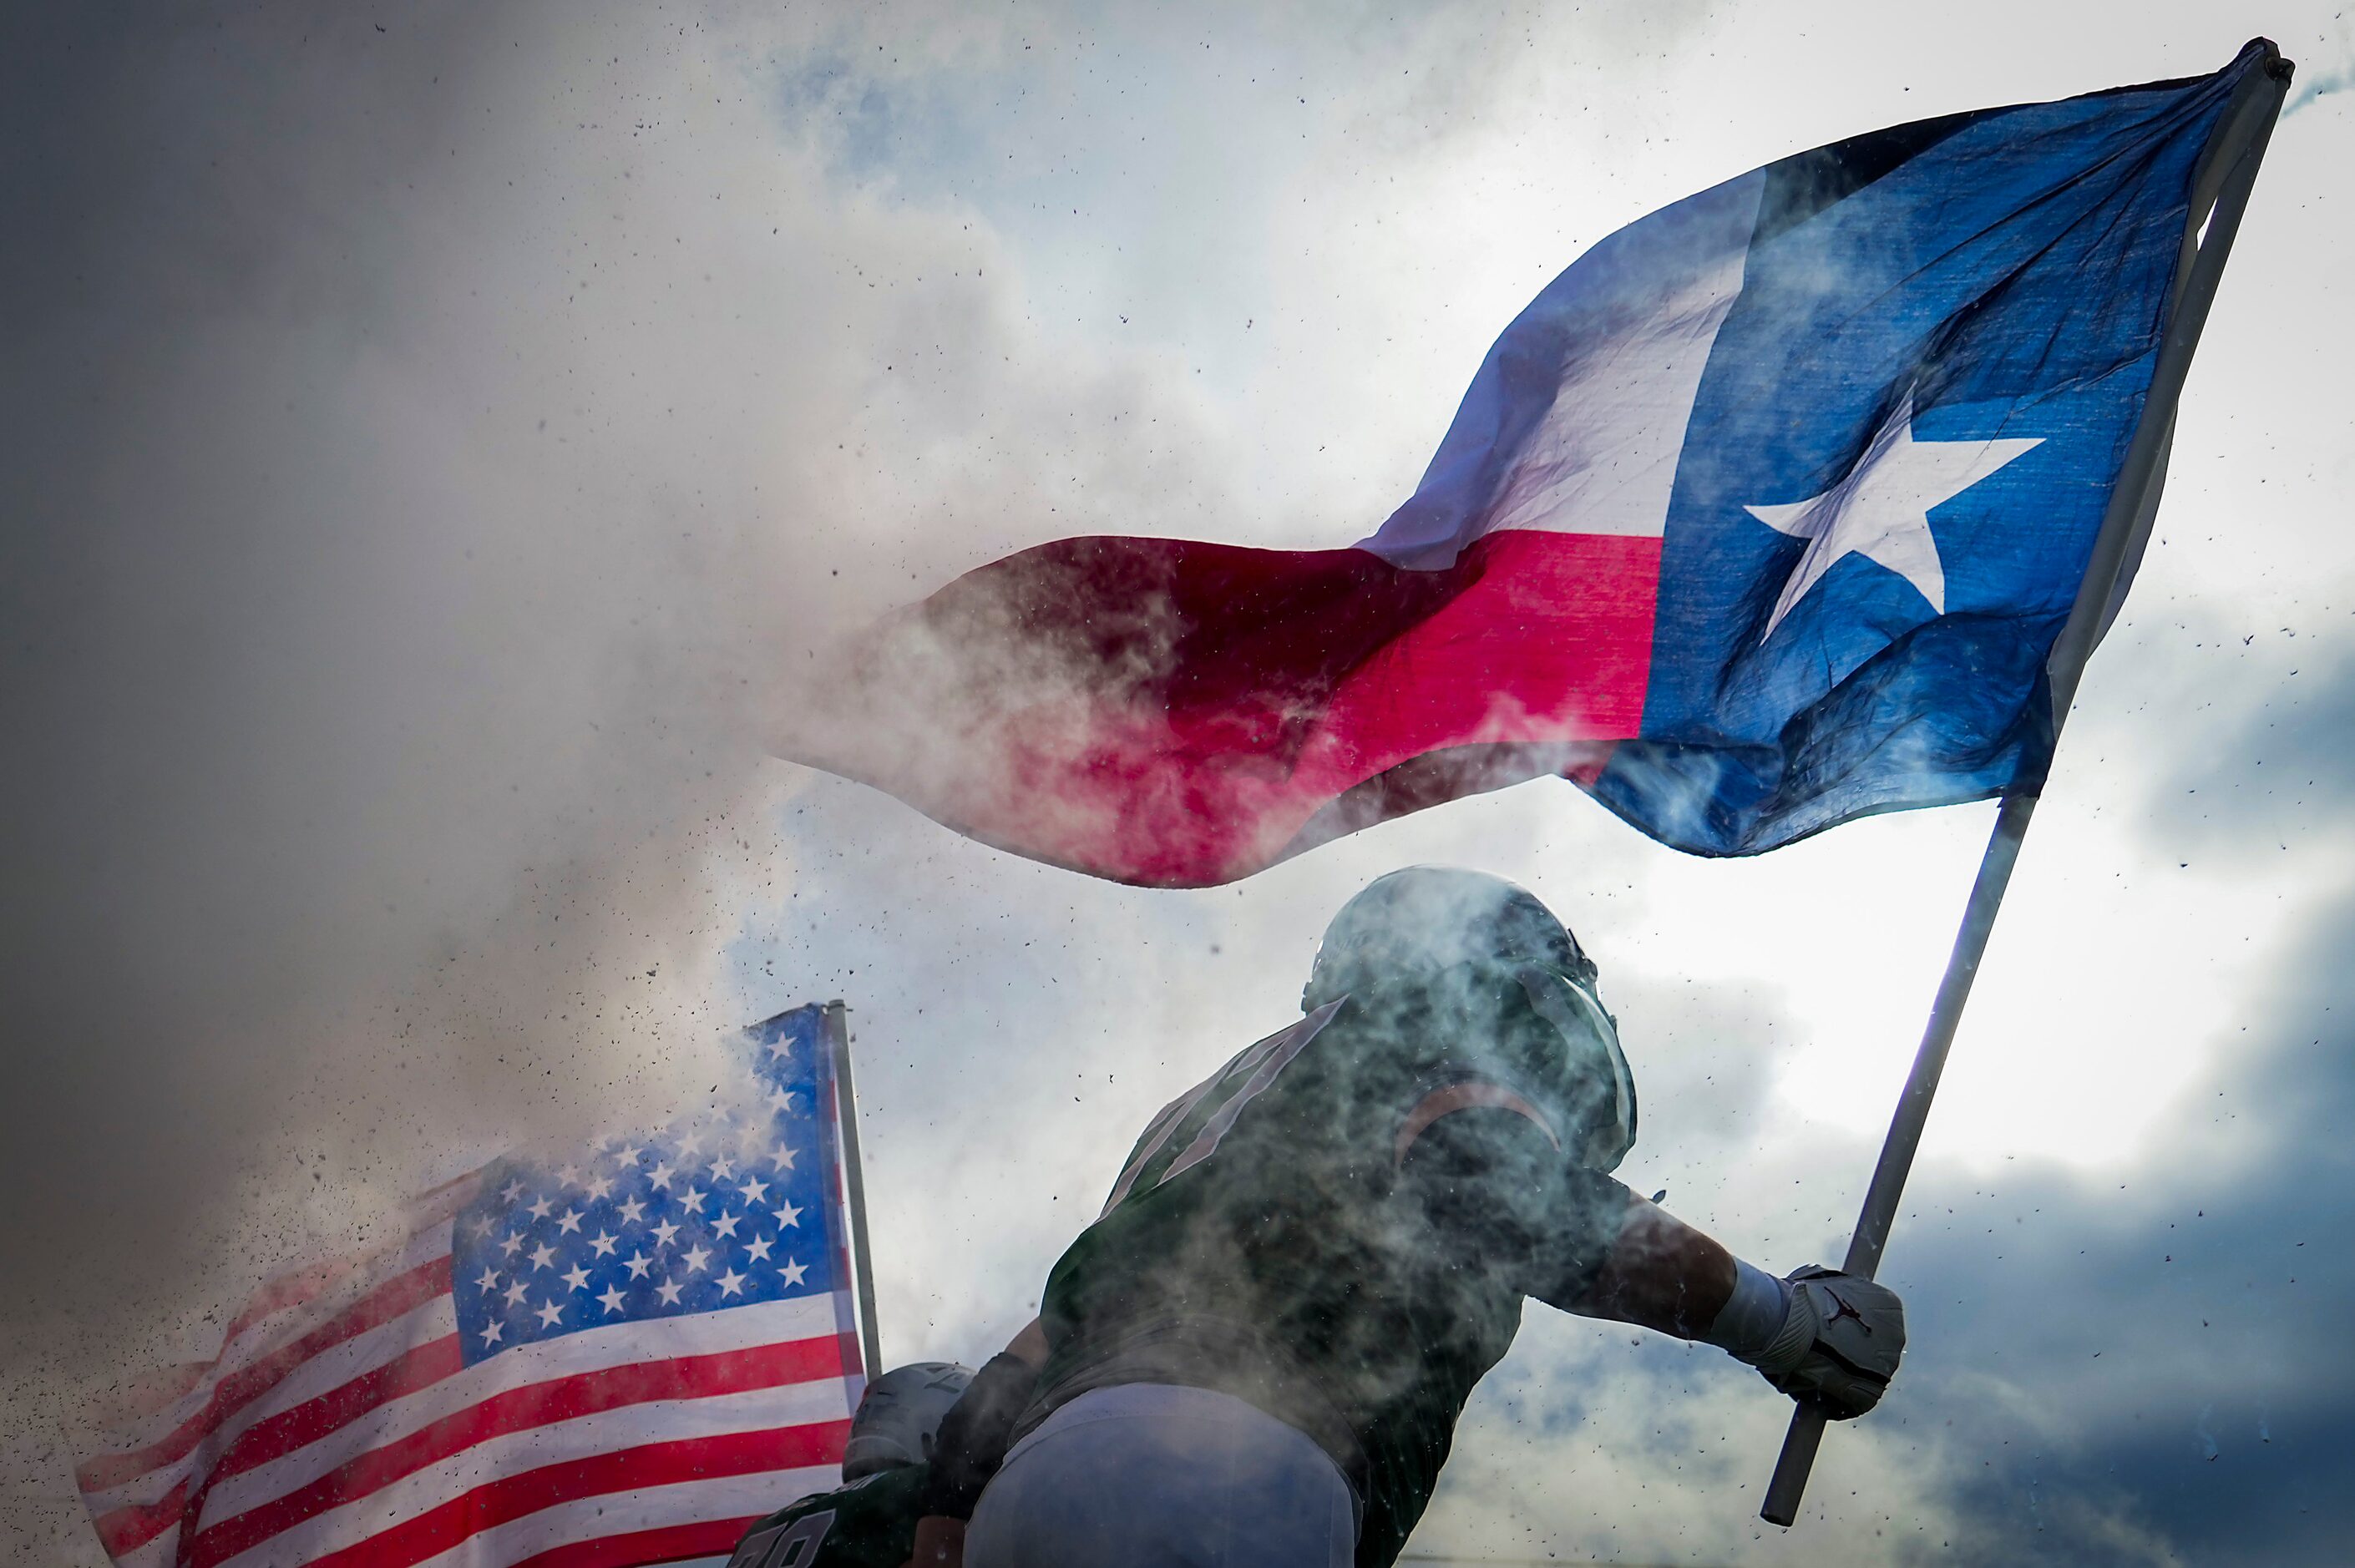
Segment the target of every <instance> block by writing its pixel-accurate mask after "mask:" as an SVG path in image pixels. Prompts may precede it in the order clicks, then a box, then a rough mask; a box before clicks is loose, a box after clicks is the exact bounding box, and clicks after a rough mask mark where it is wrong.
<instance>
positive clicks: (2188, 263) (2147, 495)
mask: <svg viewBox="0 0 2355 1568" xmlns="http://www.w3.org/2000/svg"><path fill="white" fill-rule="evenodd" d="M2265 48H2266V58H2265V61H2264V69H2260V70H2254V71H2251V72H2250V73H2249V75H2248V77H2247V79H2245V80H2243V82H2242V84H2241V87H2240V90H2239V91H2238V92H2237V93H2236V94H2235V95H2234V98H2233V101H2232V105H2231V106H2230V107H2229V108H2228V109H2227V110H2226V111H2224V115H2223V118H2222V121H2221V122H2219V123H2218V125H2217V128H2216V132H2215V133H2214V135H2213V136H2212V137H2211V139H2210V142H2209V144H2208V148H2207V151H2206V154H2204V155H2203V157H2202V158H2201V160H2200V167H2199V169H2198V170H2197V171H2196V172H2195V173H2194V174H2193V175H2192V182H2191V211H2190V221H2189V223H2188V224H2187V226H2186V229H2185V233H2184V237H2183V259H2182V261H2181V262H2179V264H2178V266H2177V268H2176V278H2177V293H2176V298H2175V304H2174V309H2173V311H2172V312H2171V313H2170V314H2169V317H2168V323H2167V335H2166V338H2165V340H2164V341H2163V342H2162V343H2161V344H2160V345H2159V351H2158V363H2157V365H2155V366H2153V367H2152V370H2151V381H2150V392H2149V395H2148V397H2147V398H2146V399H2145V400H2144V403H2143V414H2142V422H2141V423H2140V424H2139V425H2137V427H2136V429H2135V435H2134V441H2133V443H2132V444H2131V445H2130V446H2128V447H2127V449H2126V461H2125V463H2124V464H2123V465H2122V466H2121V467H2120V469H2119V471H2118V483H2117V488H2116V489H2115V490H2113V491H2112V492H2111V493H2110V503H2109V507H2108V510H2107V511H2105V513H2104V514H2103V516H2102V529H2101V533H2100V534H2099V535H2097V536H2096V537H2095V538H2094V552H2093V556H2092V557H2091V558H2090V559H2089V560H2088V561H2087V562H2086V563H2085V578H2084V581H2083V583H2082V584H2081V585H2080V586H2079V588H2078V590H2077V602H2076V604H2075V605H2074V606H2073V607H2072V608H2071V609H2070V612H2069V620H2068V622H2067V624H2065V625H2064V626H2062V629H2061V635H2060V636H2059V637H2058V638H2056V639H2054V641H2053V644H2052V657H2051V661H2050V662H2049V663H2048V665H2047V669H2048V670H2049V671H2050V673H2051V681H2052V727H2053V732H2054V735H2053V738H2054V740H2055V742H2056V743H2057V742H2058V740H2059V738H2060V734H2059V732H2060V728H2061V725H2062V720H2064V719H2065V718H2066V717H2067V716H2068V714H2069V705H2070V703H2071V702H2072V701H2073V699H2074V698H2075V696H2076V694H2077V681H2078V677H2079V676H2081V675H2082V674H2083V673H2084V669H2085V660H2086V658H2087V656H2088V655H2090V654H2091V653H2092V652H2093V651H2094V643H2095V642H2096V641H2099V639H2100V637H2101V634H2102V632H2103V631H2104V630H2105V629H2106V627H2107V624H2108V620H2109V616H2110V613H2111V611H2112V610H2113V609H2115V607H2116V603H2117V598H2118V586H2119V584H2120V582H2121V581H2122V580H2123V579H2124V578H2125V577H2127V576H2128V575H2130V573H2129V567H2128V563H2129V562H2133V561H2137V560H2138V559H2140V557H2141V555H2142V546H2143V543H2144V541H2145V540H2147V538H2148V537H2149V534H2150V524H2151V519H2152V517H2153V515H2154V514H2156V513H2157V512H2158V493H2159V490H2160V487H2161V483H2162V480H2163V476H2164V474H2165V472H2166V468H2167V453H2168V448H2169V444H2170V443H2171V442H2172V441H2173V440H2174V436H2175V406H2176V403H2177V401H2178V399H2179V398H2180V397H2181V396H2182V394H2183V379H2184V376H2186V375H2187V374H2189V373H2190V368H2191V351H2192V349H2193V348H2194V347H2195V346H2196V345H2197V344H2199V341H2200V328H2201V327H2203V326H2205V325H2206V324H2207V321H2208V307H2209V304H2210V303H2211V302H2212V301H2213V300H2214V299H2215V297H2216V283H2217V281H2218V279H2219V278H2221V277H2222V274H2223V270H2224V258H2225V257H2226V256H2227V255H2228V254H2230V253H2231V251H2232V236H2233V235H2234V234H2235V233H2236V232H2238V231H2239V229H2240V227H2241V214H2242V212H2243V209H2244V208H2245V207H2247V206H2248V201H2249V187H2250V186H2251V185H2254V183H2255V181H2256V177H2257V165H2258V164H2259V163H2261V162H2262V161H2263V160H2264V155H2265V143H2266V142H2267V140H2269V139H2270V138H2271V137H2272V135H2273V129H2274V122H2275V119H2276V118H2278V117H2279V115H2280V113H2281V106H2282V100H2283V99H2284V98H2285V97H2286V96H2287V95H2288V92H2289V79H2290V71H2291V69H2292V68H2291V65H2290V62H2289V61H2287V60H2286V59H2284V58H2281V56H2280V54H2279V53H2278V52H2276V51H2275V50H2274V48H2273V46H2272V45H2270V44H2267V45H2266V46H2265ZM2035 810H2036V797H2035V796H2034V795H2033V794H2030V793H2023V794H2018V795H2008V796H2006V797H2005V798H2004V802H2003V809H2002V810H2000V811H1998V813H1997V815H1996V820H1995V832H1994V834H1993V835H1992V836H1991V837H1990V838H1989V839H1988V840H1987V853H1986V854H1985V855H1984V856H1983V857H1982V858H1981V859H1980V861H1979V874H1978V877H1977V880H1976V881H1975V882H1973V883H1972V884H1971V896H1970V901H1969V902H1968V903H1967V904H1966V905H1965V906H1963V923H1962V928H1961V929H1960V930H1958V931H1956V932H1955V951H1954V955H1953V957H1951V958H1949V959H1947V960H1946V973H1945V978H1944V979H1943V980H1940V981H1939V982H1938V997H1937V1000H1936V1001H1934V1002H1933V1003H1932V1004H1931V1007H1930V1022H1929V1024H1928V1026H1927V1027H1926V1028H1925V1029H1923V1032H1922V1048H1921V1049H1920V1050H1919V1051H1917V1052H1915V1053H1914V1055H1913V1071H1912V1072H1911V1073H1910V1074H1908V1075H1906V1079H1905V1092H1904V1093H1903V1094H1902V1096H1900V1097H1899V1098H1898V1101H1897V1114H1896V1116H1895V1117H1893V1118H1891V1121H1890V1124H1889V1137H1888V1139H1886V1140H1885V1141H1884V1142H1883V1143H1882V1144H1881V1160H1880V1163H1879V1164H1877V1165H1875V1166H1874V1167H1873V1169H1872V1185H1871V1186H1870V1188H1868V1189H1866V1191H1865V1194H1864V1208H1863V1210H1862V1212H1861V1213H1859V1214H1858V1216H1857V1222H1856V1234H1855V1235H1854V1236H1853V1237H1851V1238H1850V1239H1849V1245H1848V1261H1847V1263H1846V1264H1845V1265H1844V1268H1845V1270H1846V1272H1848V1273H1849V1274H1856V1275H1861V1276H1863V1277H1865V1278H1867V1279H1870V1278H1871V1277H1873V1275H1874V1273H1875V1272H1876V1271H1877V1270H1878V1269H1879V1268H1880V1266H1881V1248H1882V1247H1883V1246H1885V1245H1887V1244H1888V1241H1889V1227H1890V1224H1891V1222H1893V1221H1894V1220H1895V1219H1896V1217H1897V1201H1898V1199H1899V1198H1900V1197H1902V1196H1903V1194H1904V1192H1905V1178H1906V1176H1907V1175H1908V1174H1910V1173H1911V1172H1912V1171H1913V1151H1914V1150H1916V1149H1918V1148H1919V1147H1920V1146H1921V1142H1922V1128H1923V1126H1924V1125H1925V1124H1926V1123H1927V1122H1928V1121H1929V1119H1930V1101H1931V1099H1932V1097H1934V1096H1935V1095H1936V1094H1937V1092H1938V1075H1939V1074H1940V1073H1942V1072H1943V1071H1945V1065H1946V1052H1947V1049H1948V1048H1949V1047H1950V1046H1952V1045H1953V1044H1954V1043H1955V1025H1956V1024H1958V1023H1960V1022H1962V1016H1963V1003H1964V1002H1965V1001H1968V1000H1969V998H1970V994H1971V981H1972V980H1973V979H1974V978H1976V977H1977V974H1978V968H1979V959H1980V958H1981V956H1982V955H1984V954H1985V953H1986V951H1987V934H1988V933H1989V932H1990V931H1992V930H1993V929H1994V928H1995V915H1996V911H1997V910H1998V908H2000V907H2001V906H2002V905H2003V892H2004V888H2005V887H2006V886H2007V885H2009V883H2010V881H2011V868H2012V863H2014V862H2015V861H2017V860H2018V859H2019V844H2020V840H2021V839H2023V838H2025V837H2026V836H2027V833H2028V820H2029V818H2030V816H2032V815H2033V814H2034V813H2035ZM1823 1436H1824V1415H1823V1413H1822V1412H1821V1411H1819V1410H1817V1409H1815V1408H1813V1407H1811V1406H1809V1405H1806V1404H1802V1405H1800V1406H1799V1408H1798V1409H1797V1410H1796V1411H1794V1412H1793V1413H1792V1415H1791V1429H1790V1431H1789V1432H1788V1433H1787V1434H1786V1435H1785V1436H1784V1438H1783V1454H1782V1457H1780V1458H1779V1459H1777V1460H1776V1461H1775V1462H1774V1479H1773V1480H1772V1481H1770V1482H1768V1483H1767V1486H1766V1502H1765V1506H1764V1507H1763V1508H1761V1509H1760V1510H1758V1512H1759V1516H1760V1517H1761V1518H1763V1519H1764V1520H1766V1521H1767V1522H1768V1523H1770V1524H1784V1525H1787V1524H1789V1523H1790V1522H1791V1521H1792V1520H1796V1519H1797V1518H1798V1516H1799V1500H1800V1498H1801V1497H1802V1496H1803V1495H1804V1494H1805V1493H1806V1489H1807V1472H1808V1470H1809V1469H1811V1468H1812V1467H1814V1465H1815V1462H1816V1446H1817V1444H1818V1443H1820V1442H1821V1441H1823Z"/></svg>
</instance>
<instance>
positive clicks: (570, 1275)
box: [564, 1263, 589, 1290]
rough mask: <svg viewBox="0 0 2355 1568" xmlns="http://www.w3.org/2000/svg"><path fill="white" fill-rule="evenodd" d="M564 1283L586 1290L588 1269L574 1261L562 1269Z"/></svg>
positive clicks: (587, 1286) (576, 1288)
mask: <svg viewBox="0 0 2355 1568" xmlns="http://www.w3.org/2000/svg"><path fill="white" fill-rule="evenodd" d="M564 1283H565V1284H567V1285H570V1287H572V1288H573V1289H575V1290H586V1289H588V1288H589V1271H588V1270H587V1269H585V1268H583V1267H581V1266H580V1265H579V1264H577V1263H576V1264H574V1265H573V1266H571V1267H570V1268H568V1269H566V1270H565V1271H564Z"/></svg>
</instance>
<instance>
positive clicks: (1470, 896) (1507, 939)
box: [1301, 865, 1636, 1171]
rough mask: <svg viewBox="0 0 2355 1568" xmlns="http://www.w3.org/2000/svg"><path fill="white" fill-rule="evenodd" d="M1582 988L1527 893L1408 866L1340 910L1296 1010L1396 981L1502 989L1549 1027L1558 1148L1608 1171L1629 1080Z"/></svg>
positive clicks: (1483, 878)
mask: <svg viewBox="0 0 2355 1568" xmlns="http://www.w3.org/2000/svg"><path fill="white" fill-rule="evenodd" d="M1594 980H1595V968H1594V963H1593V959H1589V958H1588V957H1587V956H1586V954H1585V952H1584V951H1583V950H1582V948H1580V947H1579V945H1578V938H1575V937H1573V936H1572V935H1571V934H1570V929H1569V927H1566V926H1564V925H1563V924H1562V923H1561V920H1560V919H1558V918H1557V917H1556V916H1555V915H1554V913H1553V911H1552V910H1550V909H1548V908H1547V907H1546V906H1545V905H1544V904H1543V903H1541V902H1540V900H1539V898H1538V896H1537V895H1535V894H1533V893H1531V892H1530V891H1529V889H1528V888H1526V887H1522V886H1520V885H1518V884H1516V883H1511V882H1508V881H1506V880H1505V879H1504V878H1503V877H1501V876H1491V875H1489V874H1487V873H1486V872H1479V871H1465V870H1460V869H1458V868H1456V867H1453V866H1438V865H1416V866H1409V867H1407V868H1406V869H1405V870H1403V871H1394V872H1391V874H1389V875H1387V876H1383V877H1378V878H1377V879H1375V881H1374V882H1373V883H1372V884H1370V885H1369V886H1368V887H1367V888H1366V889H1365V891H1364V892H1362V893H1360V894H1359V895H1357V896H1356V897H1355V898H1352V899H1350V900H1349V902H1348V903H1347V904H1345V905H1343V906H1341V912H1340V913H1339V914H1338V915H1336V916H1334V917H1333V923H1332V924H1331V925H1330V926H1327V927H1326V928H1325V938H1324V940H1323V941H1322V942H1321V943H1320V944H1318V946H1317V948H1316V967H1315V968H1314V969H1312V970H1311V971H1310V972H1309V976H1308V985H1307V988H1306V989H1305V991H1303V992H1302V993H1301V1002H1302V1005H1303V1007H1304V1008H1305V1009H1308V1010H1314V1009H1316V1008H1318V1007H1322V1006H1324V1005H1325V1004H1326V1003H1327V1002H1328V1001H1336V1000H1337V999H1338V998H1340V997H1343V996H1346V995H1348V994H1350V993H1351V992H1354V991H1367V990H1370V989H1372V988H1376V987H1386V988H1387V987H1395V986H1398V985H1400V984H1401V983H1404V984H1408V985H1414V986H1422V987H1425V988H1434V989H1444V988H1447V987H1450V986H1456V985H1461V986H1464V987H1466V988H1470V989H1474V990H1480V989H1486V987H1487V986H1488V985H1491V984H1494V983H1498V982H1509V984H1508V989H1512V990H1517V991H1518V992H1519V993H1520V995H1521V997H1522V998H1523V999H1524V1000H1526V1001H1527V1002H1528V1004H1529V1010H1530V1011H1531V1012H1534V1013H1535V1014H1536V1015H1537V1017H1538V1018H1540V1019H1542V1020H1543V1021H1544V1024H1545V1025H1547V1026H1550V1028H1549V1029H1548V1030H1546V1031H1545V1032H1546V1033H1548V1034H1549V1035H1550V1037H1551V1038H1550V1039H1549V1041H1548V1044H1547V1053H1546V1054H1547V1055H1548V1056H1549V1057H1550V1058H1551V1061H1550V1064H1549V1066H1550V1071H1549V1073H1548V1076H1549V1077H1550V1078H1552V1079H1554V1081H1555V1083H1556V1085H1557V1086H1558V1087H1559V1089H1560V1090H1561V1093H1558V1094H1556V1095H1554V1096H1551V1097H1550V1098H1552V1099H1553V1100H1554V1101H1555V1103H1556V1104H1558V1105H1559V1104H1565V1103H1566V1104H1567V1105H1568V1106H1569V1107H1570V1108H1571V1110H1572V1115H1573V1116H1574V1118H1575V1120H1576V1123H1577V1125H1576V1126H1575V1127H1574V1128H1572V1130H1571V1135H1570V1136H1569V1137H1568V1138H1567V1139H1565V1140H1564V1147H1565V1149H1566V1150H1567V1151H1568V1152H1570V1153H1571V1154H1572V1156H1573V1157H1574V1158H1575V1159H1577V1160H1578V1161H1579V1163H1580V1164H1582V1165H1584V1166H1586V1167H1587V1168H1588V1169H1590V1170H1594V1171H1610V1170H1614V1169H1615V1168H1616V1167H1617V1166H1618V1164H1619V1161H1620V1160H1623V1159H1625V1157H1626V1154H1627V1150H1629V1149H1630V1148H1631V1147H1632V1146H1633V1145H1634V1144H1635V1141H1636V1079H1635V1075H1633V1074H1632V1073H1631V1072H1629V1070H1628V1067H1627V1058H1626V1055H1625V1053H1623V1052H1622V1051H1621V1050H1620V1048H1619V1026H1618V1023H1617V1022H1616V1021H1615V1020H1614V1019H1613V1018H1612V1016H1611V1014H1610V1013H1609V1012H1605V1011H1604V1006H1603V1001H1602V999H1601V997H1600V996H1598V995H1597V994H1596V991H1595V989H1594Z"/></svg>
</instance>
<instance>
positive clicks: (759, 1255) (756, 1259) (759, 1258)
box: [744, 1236, 770, 1263]
mask: <svg viewBox="0 0 2355 1568" xmlns="http://www.w3.org/2000/svg"><path fill="white" fill-rule="evenodd" d="M769 1245H770V1244H769V1238H768V1237H766V1236H754V1237H753V1238H752V1245H750V1246H748V1247H746V1248H745V1249H744V1261H745V1262H747V1263H766V1262H768V1261H769Z"/></svg>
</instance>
